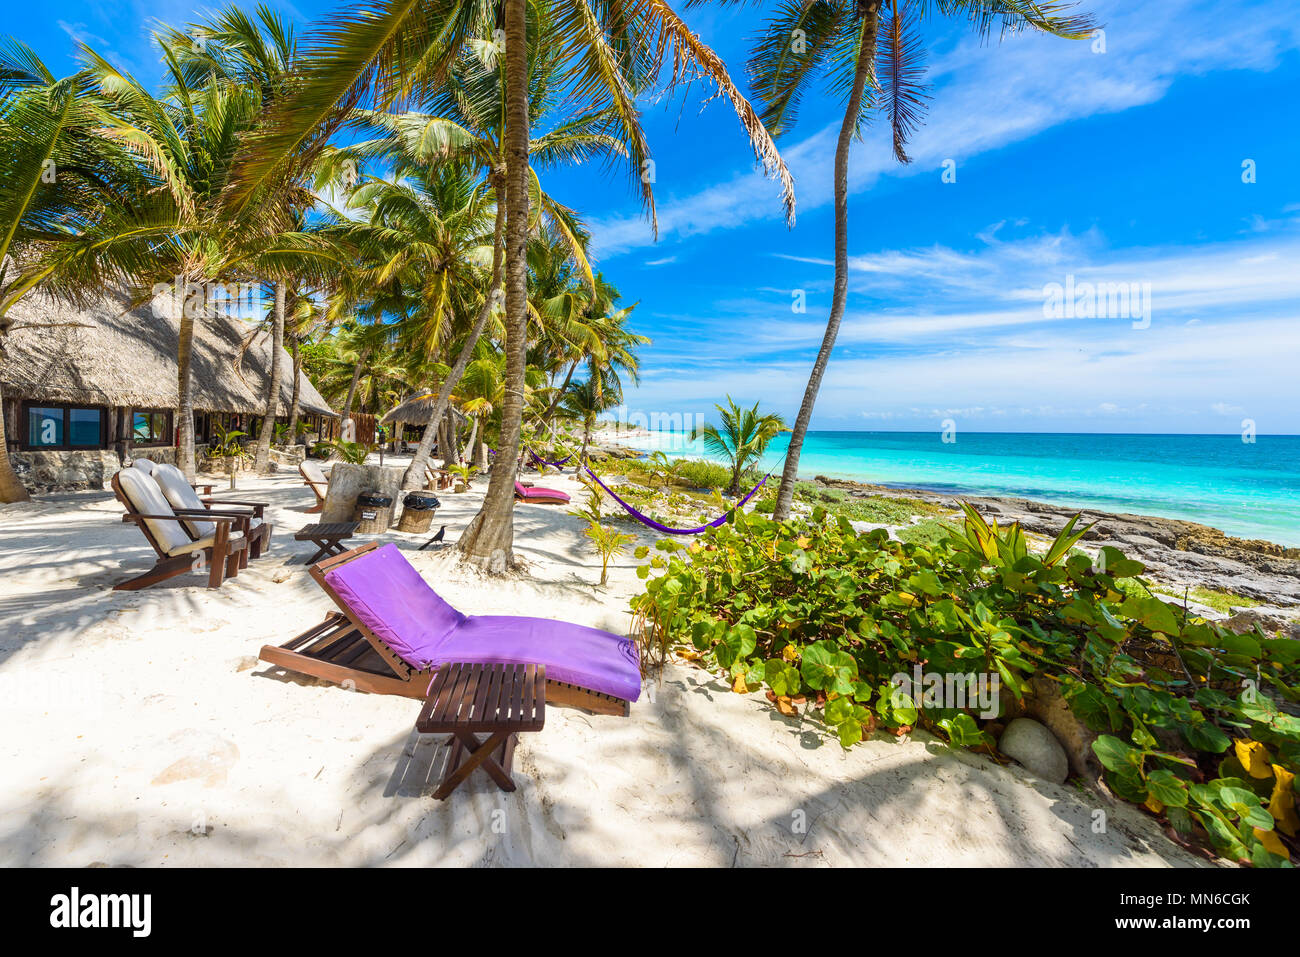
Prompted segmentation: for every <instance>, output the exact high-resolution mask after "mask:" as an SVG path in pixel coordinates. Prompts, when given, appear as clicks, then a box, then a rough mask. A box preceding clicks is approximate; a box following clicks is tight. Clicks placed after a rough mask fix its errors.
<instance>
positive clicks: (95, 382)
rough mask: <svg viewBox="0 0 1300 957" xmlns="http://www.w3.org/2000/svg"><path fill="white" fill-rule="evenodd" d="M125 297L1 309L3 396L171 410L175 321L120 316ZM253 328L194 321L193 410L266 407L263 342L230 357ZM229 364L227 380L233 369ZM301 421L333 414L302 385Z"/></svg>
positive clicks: (151, 315)
mask: <svg viewBox="0 0 1300 957" xmlns="http://www.w3.org/2000/svg"><path fill="white" fill-rule="evenodd" d="M127 304H128V300H127V299H126V297H125V296H119V295H105V297H104V298H103V299H102V300H101V301H99V302H97V303H95V304H94V305H92V306H89V307H87V308H85V309H77V308H74V307H72V306H67V305H64V304H62V303H58V302H54V301H52V300H50V299H49V298H47V297H45V296H42V295H39V294H37V293H32V294H30V295H28V296H25V297H24V298H23V299H22V300H20V301H19V302H18V303H16V304H15V305H14V307H13V308H12V309H10V310H9V317H10V318H11V319H13V321H14V322H13V325H14V328H13V330H12V331H11V332H10V334H9V335H8V336H6V337H5V339H4V342H3V344H2V346H3V348H4V350H5V354H6V355H5V360H4V362H3V363H0V386H3V389H4V395H5V397H6V398H24V399H37V400H44V401H50V402H68V403H85V404H87V405H108V406H132V407H134V408H163V409H174V408H176V406H177V404H178V403H177V387H176V351H177V341H178V339H179V322H178V321H177V320H176V319H173V318H169V317H168V315H167V314H166V311H165V310H155V309H154V308H153V307H152V306H151V305H150V304H148V303H146V304H145V305H143V306H138V307H136V308H135V309H131V310H128V311H124V310H125V309H126V306H127ZM253 328H254V327H253V325H252V324H251V323H248V322H244V321H241V320H239V319H234V318H230V317H228V316H221V317H218V318H201V319H198V320H196V322H195V333H194V354H193V367H192V368H193V373H192V375H193V383H194V408H195V410H196V411H200V412H251V413H254V414H260V413H261V412H262V411H263V410H264V409H265V405H266V386H267V381H268V377H269V375H270V369H271V337H270V335H269V334H265V333H263V334H259V335H258V336H257V337H256V338H255V339H254V340H253V342H252V344H251V345H250V346H249V347H248V349H247V351H245V352H244V353H243V357H242V359H241V358H240V350H241V348H242V346H243V343H244V341H245V339H247V338H248V336H249V334H250V333H251V332H252V331H253ZM237 361H238V362H239V370H238V372H236V369H235V363H236V362H237ZM281 369H282V372H281V376H280V401H281V405H280V414H281V415H287V414H288V410H289V403H290V402H291V401H292V398H293V363H292V361H291V360H290V358H289V356H288V354H287V353H285V354H283V355H282V357H281ZM299 404H300V406H301V408H302V411H303V412H304V413H318V414H324V415H333V414H334V412H333V410H332V409H330V407H329V404H328V403H327V402H326V401H325V400H324V399H323V398H321V395H320V393H319V392H317V391H316V387H315V386H313V385H312V384H311V381H310V380H309V379H308V378H307V377H306V376H303V377H302V388H301V395H300V398H299Z"/></svg>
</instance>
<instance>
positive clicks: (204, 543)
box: [167, 522, 244, 557]
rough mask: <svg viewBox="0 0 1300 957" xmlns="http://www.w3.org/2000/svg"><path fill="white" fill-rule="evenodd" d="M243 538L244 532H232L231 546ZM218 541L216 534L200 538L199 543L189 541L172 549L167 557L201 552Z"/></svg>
mask: <svg viewBox="0 0 1300 957" xmlns="http://www.w3.org/2000/svg"><path fill="white" fill-rule="evenodd" d="M207 524H209V525H211V524H212V523H211V522H208V523H207ZM214 527H215V526H214ZM243 537H244V533H243V532H231V533H230V541H231V544H234V543H235V542H237V541H239V540H240V539H241V538H243ZM216 540H217V536H216V533H215V532H214V533H213V534H211V535H208V536H206V537H205V538H200V539H199V540H198V541H197V542H191V541H189V540H188V539H187V540H186V542H185V544H183V545H177V546H176V547H175V548H173V549H171V551H169V552H168V553H167V555H168V557H175V556H176V555H188V554H190V553H192V552H197V551H201V550H202V549H205V548H211V547H212V546H213V544H214V543H215V542H216Z"/></svg>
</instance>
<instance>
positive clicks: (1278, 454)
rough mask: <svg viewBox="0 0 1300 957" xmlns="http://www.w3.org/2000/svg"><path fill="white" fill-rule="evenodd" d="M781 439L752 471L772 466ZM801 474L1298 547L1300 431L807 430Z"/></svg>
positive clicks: (696, 447) (640, 438) (676, 451)
mask: <svg viewBox="0 0 1300 957" xmlns="http://www.w3.org/2000/svg"><path fill="white" fill-rule="evenodd" d="M604 434H605V436H606V437H607V438H609V439H611V440H614V441H617V442H619V443H620V444H623V445H626V446H628V447H629V448H636V449H642V450H645V451H653V450H662V451H664V452H666V453H667V454H668V455H670V456H673V455H676V456H682V457H685V458H706V457H707V456H706V455H705V453H704V450H703V448H702V446H701V445H700V444H699V443H698V442H697V443H691V442H689V441H687V439H688V436H687V435H686V434H685V433H682V432H648V431H646V430H644V429H641V430H631V431H619V432H617V433H615V432H612V431H611V432H606V433H604ZM786 444H787V437H786V436H781V437H780V438H778V439H777V440H776V441H774V442H773V443H772V446H771V448H770V449H769V451H768V454H767V455H766V456H765V457H764V460H763V465H762V467H763V468H764V470H766V469H770V468H771V469H779V468H780V465H781V461H782V458H783V456H784V454H785V448H786ZM799 465H800V469H799V470H800V473H801V477H806V478H809V479H811V478H813V477H814V476H816V475H825V476H829V477H832V478H841V479H851V480H854V481H859V482H869V483H873V484H878V485H885V486H890V487H895V488H916V489H925V490H929V491H935V492H942V493H946V494H950V495H978V496H988V497H1016V498H1026V499H1033V500H1036V501H1041V502H1046V503H1049V504H1053V505H1063V506H1070V507H1078V508H1093V509H1100V510H1105V511H1108V512H1134V513H1138V514H1143V515H1154V516H1158V517H1161V518H1174V519H1183V520H1186V521H1192V522H1199V523H1201V524H1204V525H1209V526H1212V527H1214V528H1218V529H1221V530H1222V531H1224V532H1226V533H1227V534H1229V535H1233V536H1236V537H1239V538H1246V539H1263V540H1265V541H1271V542H1275V543H1277V544H1279V545H1286V546H1288V547H1295V546H1300V507H1298V506H1297V501H1298V500H1300V436H1294V435H1260V436H1257V437H1255V440H1254V441H1253V442H1243V441H1242V439H1241V437H1240V436H1239V435H1235V434H1233V435H1134V434H1089V433H1010V432H960V433H957V434H956V436H955V441H951V442H945V441H943V436H942V434H941V433H939V432H830V431H814V432H809V433H808V438H807V440H806V441H805V443H804V448H803V455H802V457H801V458H800V462H799Z"/></svg>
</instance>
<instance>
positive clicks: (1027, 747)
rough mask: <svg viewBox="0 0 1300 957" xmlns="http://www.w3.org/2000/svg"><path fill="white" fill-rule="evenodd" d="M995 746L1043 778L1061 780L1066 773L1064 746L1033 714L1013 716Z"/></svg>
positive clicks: (1057, 782) (1067, 768) (1062, 782)
mask: <svg viewBox="0 0 1300 957" xmlns="http://www.w3.org/2000/svg"><path fill="white" fill-rule="evenodd" d="M998 750H999V751H1001V752H1002V753H1003V754H1005V755H1006V756H1007V757H1009V758H1014V759H1015V760H1016V761H1019V762H1020V764H1021V765H1022V766H1023V767H1024V768H1025V769H1026V770H1027V771H1030V772H1032V773H1034V774H1036V775H1038V776H1039V777H1040V778H1043V779H1044V780H1046V781H1051V782H1053V783H1055V784H1064V783H1065V779H1066V777H1068V776H1069V773H1070V761H1069V758H1067V757H1066V755H1065V748H1063V747H1061V742H1059V741H1057V740H1056V738H1055V737H1054V736H1053V735H1052V732H1050V731H1048V730H1047V728H1045V727H1043V726H1042V725H1041V724H1039V723H1038V722H1037V721H1035V720H1034V719H1033V718H1016V719H1015V720H1014V721H1012V722H1011V723H1010V724H1008V725H1007V728H1006V730H1005V731H1003V732H1002V737H1001V738H1000V739H999V740H998Z"/></svg>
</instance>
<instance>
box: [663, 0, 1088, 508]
mask: <svg viewBox="0 0 1300 957" xmlns="http://www.w3.org/2000/svg"><path fill="white" fill-rule="evenodd" d="M705 2H708V0H688V3H705ZM722 2H724V3H734V2H737V0H722ZM887 6H888V12H886V13H884V15H883V17H882V11H881V2H880V0H808V2H803V3H782V4H781V6H780V7H779V9H778V10H777V11H776V12H775V13H774V15H773V16H772V18H771V20H770V21H769V22H768V25H767V30H766V31H765V32H764V33H763V34H762V35H761V36H760V37H759V38H758V41H757V43H756V45H755V49H754V53H753V57H752V59H751V60H750V73H751V75H752V77H753V80H754V86H755V88H756V89H757V91H758V93H759V96H760V97H761V98H762V100H763V104H764V109H763V114H762V115H763V121H764V122H765V123H766V124H767V127H768V129H770V130H771V131H772V132H773V134H774V135H777V136H780V135H781V134H782V133H785V132H787V131H788V130H789V129H790V128H791V127H792V126H793V125H794V122H795V117H796V114H797V112H798V106H799V103H800V100H801V99H802V97H803V95H804V93H805V92H806V91H807V89H808V87H809V86H810V85H811V84H812V83H813V82H814V79H815V78H816V77H817V76H818V75H819V74H823V73H824V74H826V75H827V76H828V78H829V80H830V83H831V88H832V90H833V91H834V92H835V93H836V94H838V95H841V96H847V103H846V106H845V110H844V119H843V121H842V122H841V124H840V133H839V140H838V141H837V143H836V147H835V171H834V174H833V175H834V186H835V285H834V292H833V294H832V297H831V311H830V316H829V318H828V319H827V321H826V333H825V335H824V336H823V337H822V344H821V348H820V349H819V350H818V352H817V358H816V360H815V361H814V362H813V367H812V372H811V373H810V374H809V376H808V385H807V387H806V388H805V390H804V396H803V402H802V403H801V404H800V406H799V413H798V415H797V416H796V417H795V422H794V428H793V430H792V431H791V435H790V448H789V451H787V453H786V459H785V468H784V471H783V472H782V474H781V486H780V489H779V490H778V492H777V500H776V510H775V512H774V517H775V518H776V519H778V520H783V519H786V518H789V516H790V505H791V503H792V501H793V499H794V483H795V479H796V478H797V477H798V474H799V454H800V452H801V451H802V449H803V441H804V437H805V436H806V435H807V432H808V424H809V422H810V421H811V420H812V412H813V406H814V405H815V404H816V402H817V393H818V392H819V391H820V389H821V383H822V377H823V376H824V375H825V373H826V365H827V363H829V362H830V357H831V351H832V350H833V349H834V348H835V339H836V337H837V336H838V335H839V329H840V321H841V320H842V319H843V317H844V307H845V303H846V301H847V299H848V288H849V253H848V244H849V239H848V182H849V148H850V146H851V144H852V142H853V139H854V138H855V137H857V136H859V135H860V133H861V129H862V125H863V123H864V122H865V121H866V118H867V116H868V115H869V113H870V111H871V110H872V109H873V108H879V110H880V111H881V112H882V113H883V114H884V115H885V116H887V117H888V119H889V123H890V127H891V132H892V134H893V150H894V156H895V158H897V159H898V160H899V162H903V163H907V162H910V160H909V158H908V156H907V153H906V151H905V146H906V143H907V139H908V137H909V135H910V134H911V133H912V132H913V131H914V130H915V129H916V127H917V126H918V125H919V123H920V122H921V119H922V116H923V113H924V109H925V101H926V99H928V94H927V92H926V90H925V87H924V85H923V84H922V83H921V79H922V76H923V74H924V52H925V51H924V48H923V46H922V44H921V41H920V37H919V34H918V32H917V29H916V27H917V22H918V21H919V19H920V18H921V17H922V16H928V15H933V14H936V13H937V14H941V15H944V16H951V17H964V18H966V19H967V20H968V21H969V23H970V25H971V27H972V28H973V29H974V30H975V32H976V33H977V34H979V35H980V37H981V38H987V37H988V36H989V35H990V34H991V33H992V32H993V31H994V30H995V29H999V30H1000V31H1001V32H1002V33H1004V34H1005V33H1007V32H1012V31H1017V30H1023V29H1032V30H1038V31H1041V32H1043V33H1049V34H1052V35H1053V36H1059V37H1067V38H1071V39H1080V38H1083V37H1086V36H1088V35H1089V34H1090V33H1091V31H1092V29H1093V24H1092V21H1091V19H1090V18H1088V17H1086V16H1071V15H1067V14H1065V11H1066V10H1068V9H1069V8H1070V7H1072V6H1073V4H1070V3H1060V2H1055V0H1046V2H1042V3H1034V2H1020V0H888V4H887ZM881 36H883V37H884V38H885V42H884V43H880V42H879V38H880V37H881ZM795 37H797V38H798V42H795V41H793V40H792V38H795ZM878 77H883V79H884V82H883V83H881V82H878ZM868 88H870V92H868Z"/></svg>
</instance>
